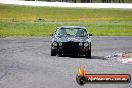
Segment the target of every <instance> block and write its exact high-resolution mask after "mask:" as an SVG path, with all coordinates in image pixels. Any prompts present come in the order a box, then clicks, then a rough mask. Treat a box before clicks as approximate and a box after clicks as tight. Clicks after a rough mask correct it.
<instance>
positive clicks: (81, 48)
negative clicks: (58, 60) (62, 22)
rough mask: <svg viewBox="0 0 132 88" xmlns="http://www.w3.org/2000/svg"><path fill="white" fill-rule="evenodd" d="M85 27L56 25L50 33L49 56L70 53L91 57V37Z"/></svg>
mask: <svg viewBox="0 0 132 88" xmlns="http://www.w3.org/2000/svg"><path fill="white" fill-rule="evenodd" d="M90 36H92V34H88V32H87V31H86V28H85V27H80V26H62V27H57V29H56V31H55V33H54V34H52V43H51V56H56V55H57V54H58V55H60V56H62V55H65V54H68V55H69V54H72V55H75V56H80V55H85V56H86V57H87V58H91V38H90Z"/></svg>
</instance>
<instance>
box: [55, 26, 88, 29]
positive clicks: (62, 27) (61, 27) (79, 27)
mask: <svg viewBox="0 0 132 88" xmlns="http://www.w3.org/2000/svg"><path fill="white" fill-rule="evenodd" d="M65 28H77V29H86V27H81V26H60V27H57V29H65Z"/></svg>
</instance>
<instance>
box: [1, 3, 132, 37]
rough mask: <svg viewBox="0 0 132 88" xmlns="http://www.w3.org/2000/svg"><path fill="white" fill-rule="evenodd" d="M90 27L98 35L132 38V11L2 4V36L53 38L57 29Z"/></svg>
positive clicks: (90, 30) (91, 31) (89, 29)
mask: <svg viewBox="0 0 132 88" xmlns="http://www.w3.org/2000/svg"><path fill="white" fill-rule="evenodd" d="M66 25H74V26H75V25H76V26H86V27H87V29H88V31H89V32H90V33H92V34H93V35H95V36H132V10H127V9H122V10H121V9H84V8H53V7H52V8H50V7H32V6H16V5H2V4H0V36H1V37H4V36H49V35H50V34H51V33H53V32H54V30H55V28H56V27H57V26H66Z"/></svg>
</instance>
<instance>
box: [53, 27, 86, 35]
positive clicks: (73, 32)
mask: <svg viewBox="0 0 132 88" xmlns="http://www.w3.org/2000/svg"><path fill="white" fill-rule="evenodd" d="M56 34H57V35H58V36H76V37H84V36H86V35H87V33H86V31H85V30H84V29H76V28H65V29H64V28H63V29H60V30H58V31H57V32H56Z"/></svg>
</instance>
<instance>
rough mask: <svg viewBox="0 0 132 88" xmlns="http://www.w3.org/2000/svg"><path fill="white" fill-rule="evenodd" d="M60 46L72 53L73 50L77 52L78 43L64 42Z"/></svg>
mask: <svg viewBox="0 0 132 88" xmlns="http://www.w3.org/2000/svg"><path fill="white" fill-rule="evenodd" d="M62 46H63V50H68V51H70V50H71V51H73V50H78V46H79V43H78V42H64V43H63V44H62Z"/></svg>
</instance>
